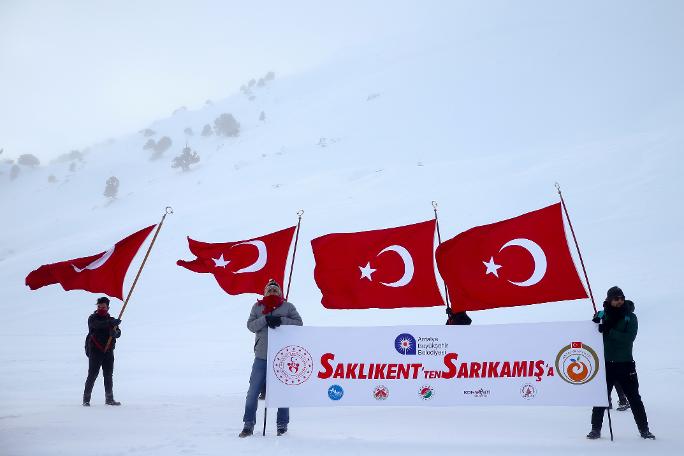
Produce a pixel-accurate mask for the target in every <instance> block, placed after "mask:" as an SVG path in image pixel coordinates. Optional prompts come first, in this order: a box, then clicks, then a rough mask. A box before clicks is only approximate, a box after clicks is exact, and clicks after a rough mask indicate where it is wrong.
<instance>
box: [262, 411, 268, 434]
mask: <svg viewBox="0 0 684 456" xmlns="http://www.w3.org/2000/svg"><path fill="white" fill-rule="evenodd" d="M266 412H268V409H267V408H266V407H264V431H263V432H262V433H261V435H262V436H266Z"/></svg>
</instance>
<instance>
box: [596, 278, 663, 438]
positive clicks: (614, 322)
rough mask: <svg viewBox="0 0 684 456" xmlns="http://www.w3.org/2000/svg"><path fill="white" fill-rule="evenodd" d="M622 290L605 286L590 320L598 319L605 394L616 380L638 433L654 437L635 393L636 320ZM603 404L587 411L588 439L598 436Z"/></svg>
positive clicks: (636, 391) (599, 435) (636, 386)
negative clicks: (599, 306)
mask: <svg viewBox="0 0 684 456" xmlns="http://www.w3.org/2000/svg"><path fill="white" fill-rule="evenodd" d="M627 302H631V301H625V294H624V293H623V292H622V290H621V289H620V288H618V287H612V288H610V289H609V290H608V293H607V296H606V300H605V302H604V303H603V308H604V310H602V311H600V312H597V313H596V315H595V316H594V319H593V321H594V322H595V323H598V330H599V332H601V333H602V334H603V347H604V354H605V365H606V382H607V384H608V385H607V386H608V397H610V394H611V392H612V390H613V385H615V383H619V384H620V385H621V386H622V389H623V390H624V392H625V395H626V396H627V399H628V400H629V403H630V406H631V408H632V414H633V415H634V421H635V422H636V424H637V427H638V428H639V433H640V434H641V437H643V438H644V439H655V436H654V435H653V434H652V433H651V431H650V430H649V428H648V419H647V418H646V410H645V409H644V404H643V402H641V396H640V395H639V379H638V378H637V372H636V364H635V363H634V358H633V357H632V346H633V344H634V339H635V338H636V335H637V330H638V327H639V323H638V321H637V317H636V315H635V314H634V312H633V310H634V307H633V305H632V306H629V305H627V304H626V303H627ZM605 410H606V408H605V407H594V409H593V410H592V412H591V432H589V434H587V438H588V439H598V438H599V437H601V427H602V425H603V415H604V412H605Z"/></svg>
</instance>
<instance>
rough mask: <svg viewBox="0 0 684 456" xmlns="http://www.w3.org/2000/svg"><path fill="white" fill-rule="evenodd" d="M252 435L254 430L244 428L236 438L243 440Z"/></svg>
mask: <svg viewBox="0 0 684 456" xmlns="http://www.w3.org/2000/svg"><path fill="white" fill-rule="evenodd" d="M253 434H254V429H252V428H248V427H246V428H244V429H243V430H242V432H240V433H239V434H238V437H240V438H241V439H243V438H245V437H250V436H251V435H253Z"/></svg>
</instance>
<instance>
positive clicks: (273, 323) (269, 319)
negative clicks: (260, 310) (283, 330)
mask: <svg viewBox="0 0 684 456" xmlns="http://www.w3.org/2000/svg"><path fill="white" fill-rule="evenodd" d="M282 322H283V321H282V318H280V317H274V316H273V315H266V324H267V325H268V327H269V328H271V329H275V328H277V327H278V326H280V325H281V324H282Z"/></svg>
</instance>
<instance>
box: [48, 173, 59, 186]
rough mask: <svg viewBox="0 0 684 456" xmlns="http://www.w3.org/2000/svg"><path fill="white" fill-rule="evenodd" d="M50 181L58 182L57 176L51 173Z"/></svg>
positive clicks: (52, 182)
mask: <svg viewBox="0 0 684 456" xmlns="http://www.w3.org/2000/svg"><path fill="white" fill-rule="evenodd" d="M48 182H49V183H51V184H54V183H55V182H57V178H56V177H55V175H54V174H50V175H49V176H48Z"/></svg>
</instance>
